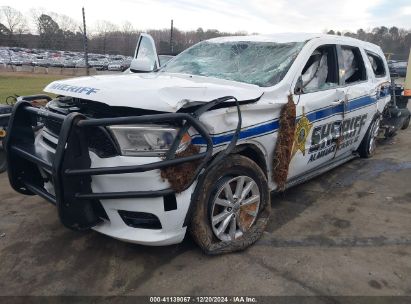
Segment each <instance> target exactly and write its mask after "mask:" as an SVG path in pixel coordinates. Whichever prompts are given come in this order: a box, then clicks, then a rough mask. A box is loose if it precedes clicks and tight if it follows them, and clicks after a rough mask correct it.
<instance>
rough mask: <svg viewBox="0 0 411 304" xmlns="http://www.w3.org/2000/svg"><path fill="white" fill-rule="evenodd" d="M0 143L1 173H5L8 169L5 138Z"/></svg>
mask: <svg viewBox="0 0 411 304" xmlns="http://www.w3.org/2000/svg"><path fill="white" fill-rule="evenodd" d="M1 141H2V142H1V143H0V173H3V172H5V171H6V170H7V158H6V151H5V150H4V146H3V145H4V140H1Z"/></svg>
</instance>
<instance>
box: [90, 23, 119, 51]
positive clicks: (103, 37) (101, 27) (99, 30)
mask: <svg viewBox="0 0 411 304" xmlns="http://www.w3.org/2000/svg"><path fill="white" fill-rule="evenodd" d="M117 30H118V29H117V26H116V25H115V24H114V23H111V22H110V21H107V20H98V21H97V22H96V25H95V31H96V38H97V40H99V41H100V43H99V45H100V47H99V49H100V51H102V52H103V53H104V54H106V53H107V39H108V37H109V36H110V35H111V33H113V32H116V31H117Z"/></svg>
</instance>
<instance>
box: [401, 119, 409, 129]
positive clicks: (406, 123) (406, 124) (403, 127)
mask: <svg viewBox="0 0 411 304" xmlns="http://www.w3.org/2000/svg"><path fill="white" fill-rule="evenodd" d="M410 118H411V115H408V117H407V118H406V119H405V121H404V123H403V124H402V127H401V130H405V129H407V128H408V127H409V125H410Z"/></svg>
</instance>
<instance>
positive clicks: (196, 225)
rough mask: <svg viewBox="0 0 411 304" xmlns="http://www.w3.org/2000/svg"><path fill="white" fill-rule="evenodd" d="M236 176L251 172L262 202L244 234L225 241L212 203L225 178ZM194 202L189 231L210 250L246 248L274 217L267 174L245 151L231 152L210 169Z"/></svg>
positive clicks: (199, 184)
mask: <svg viewBox="0 0 411 304" xmlns="http://www.w3.org/2000/svg"><path fill="white" fill-rule="evenodd" d="M236 176H247V177H250V178H252V179H253V180H254V181H255V182H256V184H257V186H258V190H259V194H260V205H259V209H258V213H257V216H256V218H255V220H254V222H253V223H252V225H251V226H250V228H249V229H248V230H246V231H245V232H244V233H243V235H242V236H240V237H238V238H235V239H234V240H229V241H221V240H220V239H219V238H217V237H216V235H215V233H214V232H213V227H212V224H211V219H210V206H211V205H212V204H213V201H214V199H215V197H216V193H217V191H218V189H219V187H220V186H221V184H222V182H223V181H225V180H227V179H229V178H235V177H236ZM192 204H193V207H194V209H193V213H192V215H191V221H190V225H189V231H190V233H191V235H192V237H193V239H194V241H195V242H196V243H197V244H198V245H199V246H200V247H201V248H202V249H203V251H204V252H205V253H206V254H210V255H216V254H223V253H229V252H235V251H240V250H244V249H246V248H247V247H249V246H250V245H252V244H253V243H255V242H256V241H257V240H258V239H259V238H260V237H261V235H262V234H263V232H264V230H265V228H266V226H267V223H268V220H269V217H270V213H271V204H270V195H269V190H268V184H267V177H266V176H265V174H264V172H263V171H262V170H261V168H260V167H259V166H258V165H257V164H256V163H255V162H253V161H252V160H251V159H249V158H247V157H245V156H241V155H235V154H234V155H230V156H228V157H227V158H226V159H224V161H223V162H221V163H220V164H218V165H216V166H214V167H213V168H211V169H210V170H209V171H208V172H206V174H205V176H204V177H203V178H202V179H201V180H200V181H199V183H198V184H197V189H196V191H195V193H194V196H193V201H192Z"/></svg>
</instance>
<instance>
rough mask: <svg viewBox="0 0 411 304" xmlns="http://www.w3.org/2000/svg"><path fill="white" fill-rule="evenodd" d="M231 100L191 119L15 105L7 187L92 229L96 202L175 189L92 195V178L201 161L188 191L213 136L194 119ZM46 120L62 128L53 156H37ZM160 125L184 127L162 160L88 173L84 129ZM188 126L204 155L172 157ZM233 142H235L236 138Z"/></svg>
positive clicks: (210, 150) (210, 148) (66, 220)
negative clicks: (87, 114)
mask: <svg viewBox="0 0 411 304" xmlns="http://www.w3.org/2000/svg"><path fill="white" fill-rule="evenodd" d="M229 99H233V98H232V97H224V98H221V99H218V100H214V101H212V102H210V103H209V104H208V105H206V106H203V107H202V108H200V109H199V110H198V111H196V112H194V113H192V114H188V113H167V114H155V115H143V116H132V117H119V118H99V119H94V118H93V119H91V118H87V117H85V116H84V115H82V114H80V113H76V112H74V113H70V114H68V115H67V116H65V115H62V114H58V113H55V112H51V111H48V110H45V109H41V108H36V107H34V106H32V105H31V104H30V103H29V102H28V101H25V100H23V101H19V102H18V103H17V104H16V105H15V107H14V109H13V113H12V115H11V118H10V124H9V130H8V135H7V138H6V143H5V147H6V152H7V162H8V176H9V181H10V184H11V186H12V187H13V189H14V190H16V191H17V192H19V193H22V194H25V195H39V196H40V197H42V198H44V199H46V200H47V201H49V202H51V203H52V204H54V205H56V206H57V210H58V215H59V218H60V220H61V222H62V223H63V224H64V225H65V226H66V227H68V228H71V229H75V230H84V229H88V228H91V227H93V226H95V225H96V224H97V223H99V222H100V221H101V219H100V218H99V217H98V216H97V215H96V212H95V211H94V210H95V203H96V202H98V200H101V199H125V198H142V197H160V196H166V195H169V194H173V193H174V192H175V191H174V190H173V189H171V188H167V189H163V190H155V191H127V192H104V193H95V192H93V191H92V189H91V177H92V176H94V175H102V174H104V175H108V174H124V173H137V172H146V171H150V170H156V169H161V168H165V167H169V166H175V165H178V164H181V163H185V162H190V161H195V160H202V161H201V163H200V165H199V166H198V169H197V171H196V173H195V176H194V178H193V180H192V181H191V182H190V184H189V185H188V186H187V187H186V189H187V188H188V187H189V186H190V185H191V184H192V183H193V182H194V181H195V180H196V178H197V177H198V175H199V174H200V172H201V170H202V169H203V168H204V167H205V166H206V165H207V163H208V162H209V160H210V159H211V157H212V154H213V143H212V140H211V137H210V135H209V134H208V131H207V130H206V128H205V127H204V125H203V124H202V123H201V122H200V121H199V119H198V117H199V116H200V115H201V114H202V113H204V112H205V111H206V110H208V109H210V108H211V106H212V105H217V104H219V103H221V102H224V101H227V100H229ZM237 107H238V103H237ZM50 118H51V119H53V120H57V121H59V122H61V123H62V127H61V130H60V134H59V137H58V143H57V147H56V149H55V153H52V152H50V151H44V150H41V151H40V150H39V149H38V148H37V147H36V145H35V131H36V128H35V127H37V125H38V124H39V122H41V121H42V119H50ZM162 122H180V123H182V127H181V128H180V131H179V132H178V133H177V136H176V138H175V140H174V142H173V144H172V146H171V148H170V150H169V151H168V152H167V154H166V157H165V160H162V161H158V162H154V163H149V164H144V165H133V166H120V167H106V168H91V159H90V156H89V149H88V141H87V138H86V137H85V132H83V129H84V128H85V127H106V126H109V125H128V124H139V123H162ZM239 125H240V126H241V122H239ZM33 127H34V128H33ZM191 127H193V128H194V129H195V130H196V131H197V132H198V133H199V134H200V135H201V136H202V137H203V138H204V139H205V141H206V149H205V151H204V152H200V153H198V154H195V155H190V156H187V157H181V158H175V152H176V150H177V148H178V146H179V144H180V142H181V139H182V137H183V135H184V133H185V132H186V131H187V130H188V129H189V128H191ZM237 133H238V132H237ZM234 137H237V138H238V134H237V136H234ZM233 141H234V138H233ZM235 141H236V140H235ZM212 163H213V162H212ZM39 167H40V168H42V169H43V170H45V171H46V172H48V173H49V174H50V181H51V182H52V184H53V186H54V193H55V194H54V195H53V194H51V193H50V192H48V191H47V190H46V188H45V183H46V182H48V180H47V179H45V178H44V176H43V175H42V174H41V172H40V169H39Z"/></svg>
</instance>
